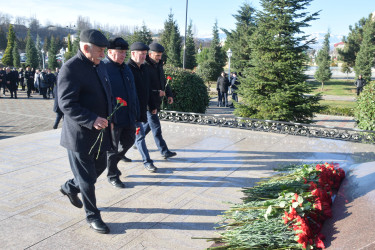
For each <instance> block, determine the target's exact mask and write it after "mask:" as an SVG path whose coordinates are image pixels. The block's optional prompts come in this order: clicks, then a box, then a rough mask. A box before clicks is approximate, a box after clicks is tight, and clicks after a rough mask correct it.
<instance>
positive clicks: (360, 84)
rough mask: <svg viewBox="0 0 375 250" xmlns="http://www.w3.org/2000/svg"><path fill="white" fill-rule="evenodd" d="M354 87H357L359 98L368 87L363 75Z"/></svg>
mask: <svg viewBox="0 0 375 250" xmlns="http://www.w3.org/2000/svg"><path fill="white" fill-rule="evenodd" d="M354 85H355V86H356V87H357V96H359V94H360V93H361V92H362V90H363V87H364V86H365V85H366V80H365V79H363V77H362V75H359V76H358V79H357V80H356V81H355V82H354Z"/></svg>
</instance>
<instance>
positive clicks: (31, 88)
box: [0, 65, 58, 99]
mask: <svg viewBox="0 0 375 250" xmlns="http://www.w3.org/2000/svg"><path fill="white" fill-rule="evenodd" d="M57 72H58V69H56V73H52V71H51V70H50V69H43V70H39V69H37V70H34V69H32V68H31V67H30V66H29V65H28V66H26V69H25V70H24V69H23V68H20V69H19V70H18V71H17V70H16V69H15V68H13V70H11V68H10V67H4V68H2V69H1V68H0V97H1V93H2V95H3V96H6V92H7V91H9V92H10V98H15V99H17V91H18V88H19V86H21V88H22V90H23V91H25V90H26V87H27V98H30V97H32V96H31V93H32V92H37V93H40V94H41V95H43V98H44V99H49V97H50V96H51V95H52V96H53V88H54V86H55V85H56V74H57ZM1 88H2V92H1Z"/></svg>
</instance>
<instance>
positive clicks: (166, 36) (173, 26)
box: [160, 10, 181, 63]
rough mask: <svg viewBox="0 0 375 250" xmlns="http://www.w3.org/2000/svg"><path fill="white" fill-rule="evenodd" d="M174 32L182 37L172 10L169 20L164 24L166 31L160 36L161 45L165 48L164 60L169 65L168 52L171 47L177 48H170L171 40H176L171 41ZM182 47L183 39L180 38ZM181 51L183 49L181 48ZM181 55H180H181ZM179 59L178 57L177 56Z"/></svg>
mask: <svg viewBox="0 0 375 250" xmlns="http://www.w3.org/2000/svg"><path fill="white" fill-rule="evenodd" d="M172 31H174V33H175V35H176V34H178V36H180V32H179V30H178V26H177V23H176V21H175V20H174V16H173V13H172V10H170V13H169V15H168V19H167V20H166V21H165V22H164V30H163V31H162V32H161V34H160V44H161V45H163V46H164V49H165V51H164V53H163V56H162V60H163V61H164V62H165V63H167V62H168V50H169V47H172V48H175V46H170V45H169V43H170V42H171V40H173V41H174V38H173V39H171V35H172ZM180 46H181V38H180ZM180 51H181V47H180ZM179 55H180V53H179ZM176 57H177V56H176Z"/></svg>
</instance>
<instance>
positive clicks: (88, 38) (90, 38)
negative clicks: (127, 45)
mask: <svg viewBox="0 0 375 250" xmlns="http://www.w3.org/2000/svg"><path fill="white" fill-rule="evenodd" d="M79 38H80V40H81V42H84V43H92V44H94V45H96V46H98V47H107V46H108V40H107V38H106V37H105V36H104V35H103V33H102V32H100V31H99V30H95V29H88V30H82V32H81V35H80V36H79Z"/></svg>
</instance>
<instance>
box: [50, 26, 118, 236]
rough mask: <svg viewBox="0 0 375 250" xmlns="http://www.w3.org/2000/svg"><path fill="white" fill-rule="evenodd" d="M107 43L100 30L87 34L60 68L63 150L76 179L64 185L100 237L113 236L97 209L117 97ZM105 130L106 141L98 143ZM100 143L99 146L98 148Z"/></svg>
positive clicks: (86, 32) (83, 35) (65, 192)
mask: <svg viewBox="0 0 375 250" xmlns="http://www.w3.org/2000/svg"><path fill="white" fill-rule="evenodd" d="M107 45H108V40H107V38H106V37H105V36H104V35H103V34H102V33H101V32H100V31H98V30H94V29H89V30H83V31H82V32H81V35H80V49H79V50H78V52H77V54H76V55H75V56H74V57H72V58H71V59H69V60H68V61H67V62H66V63H65V64H64V65H63V66H62V68H61V71H60V73H59V77H58V83H57V96H58V104H59V107H60V109H61V111H62V112H63V113H64V123H63V127H62V132H61V141H60V144H61V146H63V147H65V148H66V149H67V150H68V157H69V162H70V167H71V169H72V172H73V175H74V178H73V179H70V180H68V181H67V182H66V183H65V184H64V185H62V186H61V189H60V191H61V193H63V194H64V195H66V196H68V198H69V200H70V202H71V203H72V204H73V205H74V206H76V207H78V208H81V207H82V202H81V200H80V199H79V198H78V193H81V194H82V201H83V206H84V208H85V212H86V220H87V222H88V223H89V224H90V227H91V228H92V229H93V230H94V231H95V232H98V233H108V232H109V228H108V227H107V225H106V224H105V223H104V222H103V221H102V219H101V216H100V211H99V209H98V208H97V206H96V197H95V182H96V180H97V178H98V177H99V176H100V174H101V173H102V172H103V171H104V170H105V169H106V166H107V164H106V151H109V150H110V149H111V139H110V137H111V135H110V126H109V122H108V120H107V117H108V116H109V115H110V114H111V113H112V109H113V106H112V103H113V98H112V94H111V86H110V84H109V81H108V76H107V72H106V70H105V66H104V64H103V62H101V59H102V58H103V57H104V56H105V55H104V51H105V48H106V47H107ZM101 131H103V138H102V142H101V143H100V144H99V143H97V144H95V141H96V140H97V138H98V136H99V135H100V132H101ZM94 144H95V146H93V145H94Z"/></svg>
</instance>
